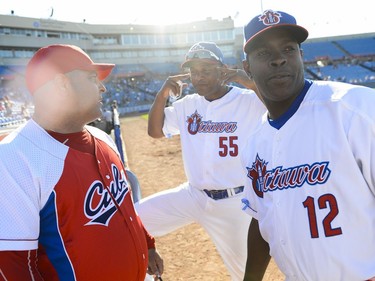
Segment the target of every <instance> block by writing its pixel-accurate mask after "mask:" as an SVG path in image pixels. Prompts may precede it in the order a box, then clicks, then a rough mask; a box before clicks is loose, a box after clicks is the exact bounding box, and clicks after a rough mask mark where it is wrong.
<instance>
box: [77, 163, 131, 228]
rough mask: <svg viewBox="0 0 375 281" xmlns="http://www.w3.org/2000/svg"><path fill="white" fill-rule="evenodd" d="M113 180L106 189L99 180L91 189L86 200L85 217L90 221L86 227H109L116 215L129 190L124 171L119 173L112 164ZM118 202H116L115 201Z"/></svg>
mask: <svg viewBox="0 0 375 281" xmlns="http://www.w3.org/2000/svg"><path fill="white" fill-rule="evenodd" d="M111 168H112V175H113V180H112V181H111V182H110V185H109V187H105V186H104V185H103V183H102V182H101V181H99V180H96V181H94V182H93V183H92V184H91V186H90V187H89V189H88V191H87V194H86V198H85V204H84V206H85V215H86V217H87V218H89V219H90V221H89V222H88V223H86V224H85V225H91V224H102V225H105V226H108V224H109V221H110V219H111V217H112V216H113V215H114V214H115V213H116V211H117V206H118V205H121V203H122V202H123V200H124V198H125V195H126V193H127V192H128V190H129V186H128V183H127V181H126V176H125V173H124V171H121V173H120V171H119V169H118V168H117V167H116V165H114V164H112V166H111ZM112 197H113V199H114V200H115V201H116V202H114V201H113V199H112Z"/></svg>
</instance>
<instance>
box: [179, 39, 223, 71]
mask: <svg viewBox="0 0 375 281" xmlns="http://www.w3.org/2000/svg"><path fill="white" fill-rule="evenodd" d="M201 60H203V61H205V62H208V63H221V64H224V62H223V61H224V56H223V53H222V52H221V50H220V48H219V47H218V46H217V45H216V44H215V43H214V42H198V43H195V44H194V45H193V46H192V47H191V48H190V49H189V51H188V52H187V53H186V55H185V62H183V63H182V65H181V67H183V68H184V67H190V66H191V64H192V63H193V62H195V61H201Z"/></svg>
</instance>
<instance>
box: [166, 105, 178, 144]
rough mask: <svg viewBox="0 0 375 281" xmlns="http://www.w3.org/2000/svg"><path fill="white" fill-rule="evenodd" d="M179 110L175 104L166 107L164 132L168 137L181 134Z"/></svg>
mask: <svg viewBox="0 0 375 281" xmlns="http://www.w3.org/2000/svg"><path fill="white" fill-rule="evenodd" d="M177 112H178V110H176V108H175V107H174V106H173V105H172V106H168V107H166V108H165V109H164V125H163V133H164V135H165V136H166V137H167V138H169V137H171V136H173V135H178V134H180V128H179V126H178V115H177Z"/></svg>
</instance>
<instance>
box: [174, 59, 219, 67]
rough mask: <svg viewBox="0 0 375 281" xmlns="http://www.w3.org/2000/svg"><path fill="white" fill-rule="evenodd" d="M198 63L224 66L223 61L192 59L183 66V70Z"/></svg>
mask: <svg viewBox="0 0 375 281" xmlns="http://www.w3.org/2000/svg"><path fill="white" fill-rule="evenodd" d="M196 62H204V63H211V64H222V63H221V61H218V60H213V59H191V60H187V61H185V62H184V63H182V64H181V67H182V68H186V67H191V66H192V65H193V64H194V63H196Z"/></svg>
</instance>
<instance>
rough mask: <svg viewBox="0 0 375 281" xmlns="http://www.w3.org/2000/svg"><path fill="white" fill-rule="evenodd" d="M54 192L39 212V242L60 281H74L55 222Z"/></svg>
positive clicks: (56, 222) (70, 265)
mask: <svg viewBox="0 0 375 281" xmlns="http://www.w3.org/2000/svg"><path fill="white" fill-rule="evenodd" d="M55 197H56V194H55V192H52V193H51V195H50V197H49V198H48V201H47V203H46V205H45V206H44V207H43V209H42V210H41V211H40V236H39V242H40V243H41V244H42V245H43V247H44V249H45V251H46V253H47V256H48V259H49V260H50V261H51V263H52V265H53V267H54V268H55V270H56V271H57V274H58V275H59V279H60V280H64V281H70V280H72V281H74V280H76V279H75V276H74V271H73V268H72V264H71V263H70V260H69V258H68V256H67V253H66V251H65V247H64V243H63V241H62V238H61V235H60V232H59V228H58V221H57V214H56V204H55V201H56V200H55Z"/></svg>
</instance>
